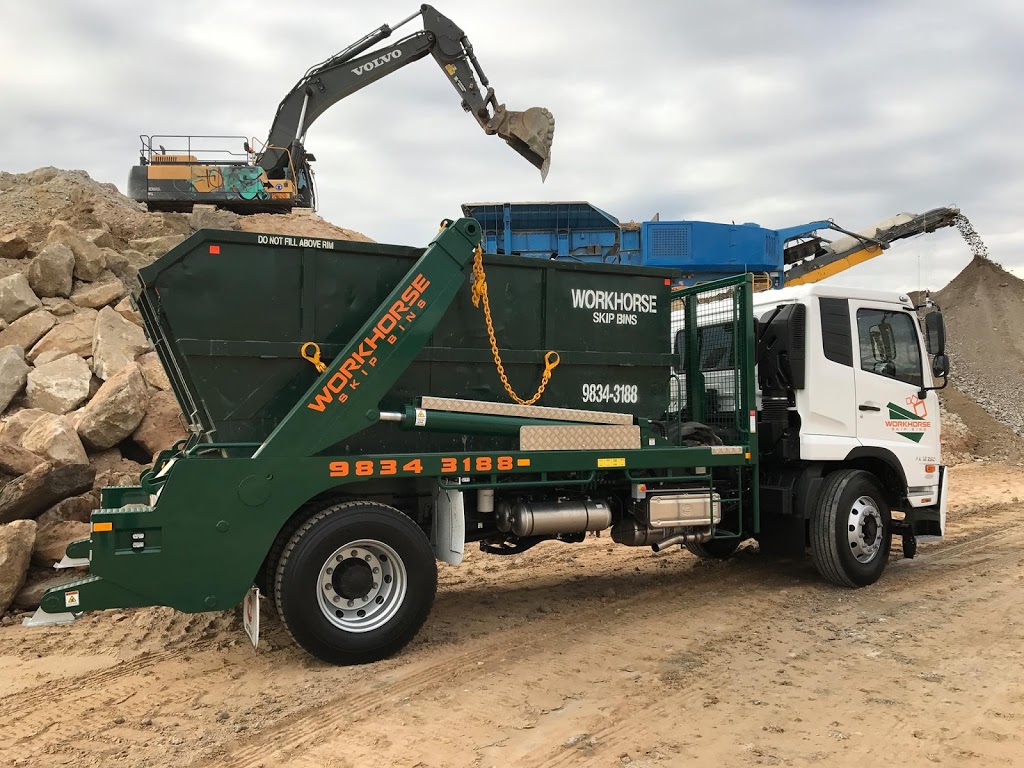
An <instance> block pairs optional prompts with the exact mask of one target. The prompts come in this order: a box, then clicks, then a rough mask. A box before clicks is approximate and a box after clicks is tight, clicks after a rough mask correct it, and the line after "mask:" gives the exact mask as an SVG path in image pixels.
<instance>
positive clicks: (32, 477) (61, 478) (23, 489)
mask: <svg viewBox="0 0 1024 768" xmlns="http://www.w3.org/2000/svg"><path fill="white" fill-rule="evenodd" d="M95 479H96V470H95V469H93V468H92V467H91V466H89V465H88V464H56V465H55V464H50V463H46V464H40V465H39V466H38V467H36V468H35V469H33V470H32V471H31V472H26V473H25V474H24V475H22V476H21V477H18V478H16V479H14V480H12V481H11V482H9V483H8V484H7V485H5V486H4V487H3V489H0V523H9V522H11V521H13V520H25V519H30V518H34V517H37V516H38V515H39V514H41V513H42V512H43V511H44V510H47V509H49V508H50V507H52V506H53V505H54V504H56V503H57V502H59V501H63V500H64V499H66V498H68V497H69V496H77V495H78V494H80V493H85V492H86V491H88V490H90V489H92V483H93V480H95Z"/></svg>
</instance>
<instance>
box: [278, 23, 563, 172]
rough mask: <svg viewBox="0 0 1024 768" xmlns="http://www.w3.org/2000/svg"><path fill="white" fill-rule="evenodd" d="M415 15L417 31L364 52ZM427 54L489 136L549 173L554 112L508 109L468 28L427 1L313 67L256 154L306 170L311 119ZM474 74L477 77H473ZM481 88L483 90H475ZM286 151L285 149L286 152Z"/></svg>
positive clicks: (286, 100) (285, 101)
mask: <svg viewBox="0 0 1024 768" xmlns="http://www.w3.org/2000/svg"><path fill="white" fill-rule="evenodd" d="M416 16H421V17H422V19H423V27H424V28H423V30H421V31H419V32H415V33H413V34H411V35H409V36H408V37H405V38H402V39H401V40H399V41H398V42H397V43H395V44H394V45H392V46H389V47H382V48H377V49H376V50H370V49H371V48H373V46H375V45H376V44H377V43H379V42H381V41H382V40H385V39H387V38H388V37H390V36H391V33H392V32H393V31H394V30H395V29H397V28H398V27H400V26H402V25H404V24H406V23H408V22H409V21H411V20H412V19H414V18H416ZM427 54H431V55H432V56H433V57H434V59H435V61H437V63H438V65H440V67H441V69H442V70H443V71H444V73H445V74H446V76H447V77H448V80H449V82H451V84H452V86H453V87H454V88H455V90H456V91H457V92H458V94H459V96H460V97H461V98H462V106H463V108H464V109H465V110H466V111H467V112H470V113H472V115H473V117H474V118H475V119H476V121H477V122H478V123H479V124H480V126H481V127H482V128H483V129H484V131H485V132H486V133H488V134H489V135H493V134H498V135H499V136H501V138H503V139H504V140H505V141H506V142H507V143H508V144H509V145H510V146H511V147H512V148H513V149H515V150H516V151H517V152H519V154H521V155H523V157H525V158H526V159H527V160H529V161H530V162H531V163H532V164H533V165H535V166H536V167H537V168H539V169H540V170H541V175H542V177H543V176H546V175H547V169H548V165H549V163H550V158H551V140H552V136H553V134H554V118H552V116H551V113H550V112H549V111H548V110H546V109H543V108H539V107H533V108H531V109H528V110H526V111H525V112H514V111H511V110H506V109H505V107H504V105H502V104H499V103H498V101H497V99H496V98H495V95H494V89H492V88H490V87H488V81H487V78H486V76H485V75H484V74H483V70H482V69H481V68H480V64H479V62H478V61H477V60H476V56H475V55H474V53H473V46H472V45H471V44H470V42H469V39H468V38H467V37H466V34H465V33H464V32H463V31H462V30H461V29H460V28H459V27H458V26H456V25H455V23H454V22H452V21H451V19H448V18H447V17H445V16H443V15H442V14H440V13H439V12H438V11H437V10H436V9H434V8H433V7H431V6H429V5H423V6H421V7H420V10H419V11H418V12H417V13H415V14H413V15H412V16H410V17H408V18H407V19H404V20H403V21H401V22H400V23H398V24H396V25H395V26H394V27H391V26H389V25H387V24H384V25H382V26H381V27H379V28H378V29H376V30H374V31H373V32H370V33H369V34H367V35H366V36H365V37H363V38H362V39H360V40H358V41H357V42H355V43H353V44H352V45H351V46H349V47H348V48H346V49H345V50H343V51H341V52H340V53H338V54H337V55H335V56H332V57H331V58H330V59H328V60H327V61H325V62H323V63H321V64H318V65H317V66H315V67H312V68H311V69H310V70H309V71H308V72H306V74H305V75H303V77H302V78H301V79H300V80H299V82H298V83H296V84H295V87H294V88H292V90H291V91H290V92H289V93H288V95H287V96H285V97H284V99H283V100H282V101H281V104H280V105H279V106H278V108H277V114H276V115H275V117H274V122H273V124H272V126H271V128H270V134H269V136H268V137H267V142H266V148H265V150H264V152H263V154H262V155H261V156H260V158H259V160H258V164H259V165H260V166H261V167H263V168H264V169H265V170H266V171H267V172H268V175H269V176H271V177H280V176H282V175H284V173H285V171H286V170H287V169H288V162H289V157H288V153H289V152H290V154H291V163H292V167H293V168H295V169H299V168H304V167H305V162H306V156H305V152H304V148H303V143H304V141H305V136H306V131H307V130H308V129H309V127H310V125H312V124H313V122H314V121H315V120H316V119H317V118H318V117H320V115H322V114H323V113H324V112H325V111H327V110H328V109H329V108H330V107H332V106H333V105H334V104H336V103H337V102H339V101H340V100H341V99H344V98H345V97H346V96H350V95H351V94H353V93H355V92H356V91H358V90H361V89H362V88H365V87H366V86H368V85H370V84H371V83H375V82H377V81H378V80H381V79H382V78H384V77H386V76H388V75H390V74H392V73H393V72H395V71H397V70H399V69H401V68H402V67H405V66H406V65H408V64H411V63H412V62H414V61H418V60H419V59H422V58H423V57H425V56H426V55H427ZM478 78H479V82H478ZM481 86H482V87H483V88H484V89H485V90H484V91H481ZM286 150H287V152H286Z"/></svg>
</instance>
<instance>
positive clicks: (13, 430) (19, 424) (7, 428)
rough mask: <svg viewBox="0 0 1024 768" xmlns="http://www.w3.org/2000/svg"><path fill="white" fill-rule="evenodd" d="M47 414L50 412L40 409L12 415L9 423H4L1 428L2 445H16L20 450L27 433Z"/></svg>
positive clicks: (0, 438)
mask: <svg viewBox="0 0 1024 768" xmlns="http://www.w3.org/2000/svg"><path fill="white" fill-rule="evenodd" d="M47 413H48V411H43V410H40V409H39V408H25V409H24V410H21V411H18V412H17V413H14V414H11V416H10V417H9V418H8V419H7V421H5V422H4V425H3V426H2V427H0V443H6V444H7V445H16V446H18V447H19V448H20V447H21V438H23V437H24V436H25V433H26V432H28V431H29V430H30V429H31V428H32V425H33V424H35V423H36V421H38V420H39V419H41V418H42V417H43V416H45V415H46V414H47Z"/></svg>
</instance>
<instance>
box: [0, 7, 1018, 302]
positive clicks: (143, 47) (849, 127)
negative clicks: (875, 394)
mask: <svg viewBox="0 0 1024 768" xmlns="http://www.w3.org/2000/svg"><path fill="white" fill-rule="evenodd" d="M8 5H9V7H7V8H5V22H4V32H5V35H6V39H5V41H4V50H5V56H6V61H7V62H15V65H14V66H5V67H3V68H0V103H2V104H3V105H4V123H5V141H4V142H3V144H2V145H0V168H3V169H5V170H12V171H24V170H29V169H31V168H34V167H38V166H41V165H51V164H53V165H59V166H63V167H79V168H85V169H86V170H87V171H89V172H90V174H91V175H93V176H94V177H95V178H98V179H100V180H103V181H112V182H114V183H116V184H118V185H119V186H121V187H122V188H123V187H124V183H125V180H126V178H127V174H128V169H129V167H130V165H131V164H132V163H133V162H134V161H135V157H136V149H137V136H138V134H140V133H160V132H163V133H189V132H192V133H227V134H242V135H252V136H255V137H258V138H262V137H264V136H265V135H266V133H267V131H268V129H269V126H270V120H271V119H272V117H273V114H274V110H275V109H276V107H277V104H278V102H279V101H280V99H281V98H282V97H283V96H284V94H285V93H286V92H287V90H288V89H289V88H290V87H291V85H292V84H293V83H294V82H295V81H296V80H297V79H298V78H299V76H300V75H301V74H302V73H303V72H304V71H305V70H306V69H307V68H308V67H309V66H310V65H312V64H314V63H316V62H318V61H320V60H322V59H324V58H326V57H327V56H329V55H331V54H332V53H334V52H335V51H337V50H339V49H341V48H342V47H344V46H345V45H347V44H348V43H350V42H352V41H354V40H355V39H357V38H359V37H361V36H362V35H363V34H365V33H366V32H369V31H370V30H371V29H374V28H375V27H377V26H379V25H380V24H381V23H383V22H385V21H387V22H389V23H393V22H395V21H397V20H398V19H400V18H403V17H405V16H406V15H408V14H409V13H410V12H412V11H413V10H415V8H416V4H415V3H411V2H405V0H401V1H399V0H386V2H378V3H373V4H360V5H356V4H351V3H330V4H328V3H321V2H315V1H314V0H293V2H292V3H289V4H288V5H287V6H281V5H280V4H279V3H270V2H267V1H266V0H252V1H251V2H249V3H247V4H246V5H244V6H239V5H236V4H221V3H205V2H199V0H183V1H181V2H176V3H173V4H168V3H143V4H140V3H134V2H129V1H128V0H110V1H109V2H105V3H102V4H101V3H90V4H82V3H80V2H76V1H75V0H50V1H49V2H45V3H42V2H38V3H18V4H8ZM439 10H440V11H441V12H443V13H445V14H447V15H448V16H450V17H451V18H452V19H453V20H454V21H455V22H456V23H458V24H459V25H460V26H462V27H463V29H464V30H465V31H466V32H467V34H468V35H469V37H470V39H471V40H472V41H473V43H474V46H475V49H476V53H477V55H478V57H479V59H480V61H481V63H482V65H483V68H484V71H485V72H486V73H487V75H488V76H489V77H490V79H491V83H492V85H493V86H494V87H495V89H496V91H497V93H498V95H499V97H500V98H501V99H502V100H504V101H505V102H506V103H507V104H508V106H509V107H510V108H512V109H525V108H526V107H528V106H535V105H536V106H546V107H548V108H549V109H551V110H552V112H554V114H555V117H556V122H557V129H556V135H555V147H554V154H553V163H552V169H551V175H550V177H549V180H548V183H547V185H544V186H542V185H541V184H540V180H539V176H538V174H537V172H536V170H535V169H533V168H532V167H530V166H529V165H527V164H526V163H525V162H524V161H523V160H522V159H521V158H520V157H519V156H518V155H516V154H515V153H513V152H512V151H511V150H510V149H509V148H507V147H506V146H505V145H504V144H503V143H502V142H500V141H499V140H497V139H496V138H491V137H486V136H484V135H483V133H482V132H481V131H480V130H479V128H478V127H477V126H476V123H475V122H474V121H473V120H472V118H471V117H469V116H467V115H465V114H463V113H462V111H461V110H460V109H459V106H458V100H457V98H456V95H455V94H454V93H453V92H452V91H451V88H450V86H449V85H448V84H447V83H446V82H445V81H444V78H443V77H442V76H441V75H440V73H438V72H437V71H436V70H435V67H434V64H433V62H432V61H431V60H430V59H429V58H428V59H426V60H424V61H421V62H419V63H416V64H413V65H412V66H410V67H408V68H407V69H405V70H404V71H402V72H401V73H399V74H397V75H395V76H394V77H392V78H388V79H386V80H384V81H381V82H379V83H377V84H375V85H373V86H371V87H369V88H367V89H365V90H364V91H362V92H360V93H358V94H356V95H354V96H352V97H350V98H349V99H346V100H345V101H343V102H342V103H340V104H338V105H337V106H335V107H334V108H333V109H332V110H331V111H329V112H328V113H327V114H326V115H325V116H324V117H322V118H321V119H320V121H318V123H317V124H316V125H315V126H314V127H313V129H311V130H310V132H309V137H308V138H309V142H308V143H309V148H310V149H311V151H313V152H314V153H315V154H316V155H317V157H318V162H317V166H316V167H317V171H318V181H319V186H320V201H321V212H322V213H323V215H324V216H325V217H327V218H329V219H331V220H333V221H336V222H338V223H340V224H343V225H345V226H350V227H354V228H356V229H360V230H363V231H365V232H367V233H368V234H370V235H371V236H373V237H375V238H377V239H380V240H385V241H386V240H391V241H396V242H405V243H422V242H424V241H425V240H426V239H427V238H428V237H429V236H430V235H431V234H432V232H433V230H434V228H435V227H436V223H437V221H438V220H439V219H441V218H443V217H446V216H454V215H457V214H458V212H459V204H460V203H462V202H466V201H474V200H539V199H547V200H558V199H563V200H578V199H586V200H589V201H591V202H593V203H594V204H595V205H598V206H599V207H601V208H603V209H605V210H607V211H609V212H610V213H612V214H614V215H617V216H618V217H619V218H620V219H623V220H628V219H643V218H646V217H648V216H650V215H651V214H653V213H654V212H655V211H658V212H660V213H661V215H662V218H670V217H675V218H700V219H707V220H712V221H733V220H735V221H757V222H759V223H761V224H763V225H765V226H771V227H783V226H791V225H794V224H797V223H801V222H804V221H812V220H816V219H823V218H833V219H835V220H836V221H837V222H838V223H839V224H841V225H843V226H846V227H848V228H852V229H860V228H863V227H865V226H867V225H869V224H871V223H872V222H874V221H877V220H879V219H882V218H885V217H887V216H890V215H892V214H894V213H896V212H899V211H906V210H909V211H922V210H926V209H929V208H933V207H936V206H939V205H945V204H951V203H955V204H959V205H960V207H961V208H962V210H963V211H964V212H965V213H966V214H967V215H968V216H970V217H971V218H972V220H973V221H974V222H975V226H976V227H977V229H978V231H979V232H980V233H981V234H982V235H983V236H984V237H985V238H986V239H987V240H988V242H989V244H990V247H991V248H992V255H993V258H995V259H996V260H997V261H999V262H1001V263H1003V264H1004V265H1005V266H1007V267H1008V268H1010V269H1016V270H1018V272H1019V271H1021V270H1024V249H1022V243H1021V237H1020V236H1019V235H1017V234H1016V233H1019V232H1022V231H1024V226H1022V224H1024V220H1022V219H1024V214H1022V213H1021V210H1020V203H1019V201H1020V200H1021V198H1022V194H1024V181H1022V179H1021V177H1020V169H1021V167H1024V146H1022V142H1021V141H1020V140H1019V135H1018V134H1019V126H1020V125H1021V124H1022V123H1024V99H1022V98H1021V96H1020V89H1019V86H1018V77H1019V72H1021V71H1024V53H1022V52H1021V50H1020V47H1019V45H1018V41H1019V40H1020V39H1021V37H1022V35H1024V9H1022V8H1021V7H1019V6H1018V5H1017V4H1011V3H1006V2H1002V1H1001V0H980V1H979V2H975V3H972V4H971V6H970V9H969V11H965V10H964V9H963V6H962V5H960V4H956V5H954V4H953V3H951V2H948V1H947V0H941V1H940V2H925V0H908V1H907V2H901V3H882V2H876V1H867V2H859V3H821V2H815V1H813V0H780V1H779V2H775V3H752V2H749V1H746V2H740V1H739V0H726V1H725V2H720V3H706V4H683V3H678V2H670V1H668V0H665V1H663V2H656V1H655V0H635V2H632V3H628V4H624V3H621V2H612V0H597V1H596V2H589V3H585V4H584V3H558V4H556V3H552V2H550V0H547V1H546V2H541V0H519V1H518V2H517V3H516V4H515V5H514V6H502V5H495V4H483V3H478V2H470V0H447V1H446V2H443V3H442V4H440V5H439ZM947 11H955V16H951V15H950V13H948V12H947ZM418 24H419V23H418V21H413V22H412V23H411V24H410V25H409V26H407V27H405V28H403V29H402V30H399V31H398V32H396V34H395V35H394V37H393V38H392V41H394V40H396V39H398V38H400V37H402V36H404V35H405V34H408V33H410V32H412V31H414V30H415V29H416V28H417V27H418ZM969 258H970V254H969V252H968V251H967V249H966V247H965V246H963V245H962V243H961V241H959V240H958V239H957V238H956V235H955V233H952V232H948V233H944V234H943V233H940V234H937V235H935V236H932V237H922V238H917V239H915V240H912V241H908V242H907V243H903V244H900V245H897V246H894V247H893V248H892V249H891V250H890V251H889V252H888V253H886V254H885V255H884V256H882V257H880V258H878V259H875V260H873V261H872V262H869V263H867V264H865V265H862V266H860V267H858V268H857V269H854V270H850V271H849V272H848V273H846V274H845V275H844V276H843V280H844V281H845V282H848V283H850V284H854V285H877V284H878V282H879V281H880V280H890V281H896V282H898V283H899V284H900V287H906V286H910V287H917V282H918V280H919V278H918V265H919V264H920V265H921V272H922V277H921V279H922V280H924V279H925V277H927V280H928V281H929V282H933V281H934V283H933V284H934V285H938V284H940V283H941V281H945V280H948V279H950V278H951V277H952V276H954V275H955V274H956V272H957V271H959V269H960V268H961V267H962V266H963V265H964V264H966V262H967V261H968V260H969Z"/></svg>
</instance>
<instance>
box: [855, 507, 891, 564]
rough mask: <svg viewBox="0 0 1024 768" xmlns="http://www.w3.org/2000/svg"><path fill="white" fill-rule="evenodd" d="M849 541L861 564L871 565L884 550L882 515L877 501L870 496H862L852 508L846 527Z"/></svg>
mask: <svg viewBox="0 0 1024 768" xmlns="http://www.w3.org/2000/svg"><path fill="white" fill-rule="evenodd" d="M846 534H847V541H848V542H849V543H850V552H852V553H853V556H854V557H855V558H857V561H858V562H860V563H870V562H871V561H872V560H874V559H875V557H876V556H877V555H878V552H879V550H881V548H882V541H883V537H884V534H885V530H884V527H883V525H882V513H881V512H880V511H879V509H878V505H877V504H876V503H875V500H874V499H872V498H871V497H870V496H861V497H860V498H859V499H857V500H856V501H855V502H853V506H852V507H851V508H850V515H849V519H848V520H847V526H846Z"/></svg>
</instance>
